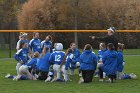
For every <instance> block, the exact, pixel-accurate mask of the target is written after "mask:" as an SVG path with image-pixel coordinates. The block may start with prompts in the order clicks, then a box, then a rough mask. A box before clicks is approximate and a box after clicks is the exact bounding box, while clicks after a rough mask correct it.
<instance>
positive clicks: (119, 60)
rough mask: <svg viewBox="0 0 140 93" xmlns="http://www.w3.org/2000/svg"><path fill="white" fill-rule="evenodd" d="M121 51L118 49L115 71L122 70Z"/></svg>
mask: <svg viewBox="0 0 140 93" xmlns="http://www.w3.org/2000/svg"><path fill="white" fill-rule="evenodd" d="M123 62H124V60H123V53H122V51H118V65H117V71H119V72H122V71H123V68H124V66H123Z"/></svg>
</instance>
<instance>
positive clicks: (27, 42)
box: [16, 39, 29, 50]
mask: <svg viewBox="0 0 140 93" xmlns="http://www.w3.org/2000/svg"><path fill="white" fill-rule="evenodd" d="M21 43H26V44H27V47H29V40H27V39H26V40H19V41H18V42H17V46H16V49H17V50H18V49H19V46H20V44H21Z"/></svg>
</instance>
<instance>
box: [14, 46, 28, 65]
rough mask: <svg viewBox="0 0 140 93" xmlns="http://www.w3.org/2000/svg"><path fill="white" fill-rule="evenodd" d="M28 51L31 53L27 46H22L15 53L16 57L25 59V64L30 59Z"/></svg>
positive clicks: (21, 59)
mask: <svg viewBox="0 0 140 93" xmlns="http://www.w3.org/2000/svg"><path fill="white" fill-rule="evenodd" d="M28 53H29V50H28V49H27V48H22V49H20V50H18V51H17V53H16V54H15V55H14V58H15V59H16V60H17V61H23V62H24V64H25V63H27V61H28V60H29V57H28Z"/></svg>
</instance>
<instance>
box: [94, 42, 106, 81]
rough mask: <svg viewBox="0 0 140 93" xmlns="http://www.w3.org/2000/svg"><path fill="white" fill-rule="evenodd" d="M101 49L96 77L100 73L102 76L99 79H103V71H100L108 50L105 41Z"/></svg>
mask: <svg viewBox="0 0 140 93" xmlns="http://www.w3.org/2000/svg"><path fill="white" fill-rule="evenodd" d="M99 49H100V50H99V51H98V56H97V59H98V64H97V70H96V72H95V77H98V75H99V76H100V80H99V81H103V72H100V67H101V66H102V65H103V62H102V58H103V55H104V52H105V51H106V45H105V43H100V45H99ZM104 77H105V75H104Z"/></svg>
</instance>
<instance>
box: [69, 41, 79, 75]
mask: <svg viewBox="0 0 140 93" xmlns="http://www.w3.org/2000/svg"><path fill="white" fill-rule="evenodd" d="M70 48H71V49H72V54H73V55H74V57H73V63H71V65H70V75H74V70H75V69H76V68H77V66H76V64H77V63H79V57H80V55H81V53H80V51H79V49H78V48H77V45H76V43H71V44H70ZM79 74H80V70H79Z"/></svg>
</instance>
